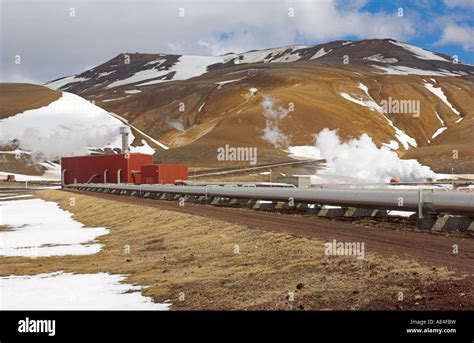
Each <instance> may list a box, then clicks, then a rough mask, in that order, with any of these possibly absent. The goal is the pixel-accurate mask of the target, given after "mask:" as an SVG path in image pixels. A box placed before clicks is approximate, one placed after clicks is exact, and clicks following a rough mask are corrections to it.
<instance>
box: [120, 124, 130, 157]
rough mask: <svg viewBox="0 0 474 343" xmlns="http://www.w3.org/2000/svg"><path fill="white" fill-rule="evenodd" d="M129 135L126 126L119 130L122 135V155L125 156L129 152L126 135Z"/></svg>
mask: <svg viewBox="0 0 474 343" xmlns="http://www.w3.org/2000/svg"><path fill="white" fill-rule="evenodd" d="M129 133H130V129H129V128H128V127H127V126H122V127H121V128H120V134H121V135H122V154H126V153H128V152H130V149H129V146H128V134H129Z"/></svg>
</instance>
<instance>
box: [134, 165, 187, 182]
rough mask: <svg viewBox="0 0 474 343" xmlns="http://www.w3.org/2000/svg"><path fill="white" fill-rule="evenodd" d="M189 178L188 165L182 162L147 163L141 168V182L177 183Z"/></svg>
mask: <svg viewBox="0 0 474 343" xmlns="http://www.w3.org/2000/svg"><path fill="white" fill-rule="evenodd" d="M187 179H188V166H185V165H180V164H145V165H143V166H142V168H141V183H149V184H153V183H160V184H165V183H173V184H174V183H175V182H176V180H187Z"/></svg>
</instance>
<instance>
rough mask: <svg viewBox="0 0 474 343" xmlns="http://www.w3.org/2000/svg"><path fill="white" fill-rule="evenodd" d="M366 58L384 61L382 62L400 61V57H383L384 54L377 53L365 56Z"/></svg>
mask: <svg viewBox="0 0 474 343" xmlns="http://www.w3.org/2000/svg"><path fill="white" fill-rule="evenodd" d="M364 60H369V61H374V62H382V63H397V62H398V59H396V58H393V57H383V55H382V54H375V55H372V56H369V57H365V58H364Z"/></svg>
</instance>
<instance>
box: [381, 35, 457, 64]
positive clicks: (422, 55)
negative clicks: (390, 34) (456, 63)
mask: <svg viewBox="0 0 474 343" xmlns="http://www.w3.org/2000/svg"><path fill="white" fill-rule="evenodd" d="M390 43H392V44H393V45H397V46H399V47H402V48H403V49H405V50H407V51H409V52H411V53H412V54H413V55H414V56H415V57H416V58H419V59H421V60H436V61H444V62H451V61H450V60H447V59H446V58H443V57H441V56H438V55H436V54H435V53H433V52H431V51H428V50H425V49H422V48H419V47H417V46H414V45H410V44H406V43H402V42H396V41H393V40H390Z"/></svg>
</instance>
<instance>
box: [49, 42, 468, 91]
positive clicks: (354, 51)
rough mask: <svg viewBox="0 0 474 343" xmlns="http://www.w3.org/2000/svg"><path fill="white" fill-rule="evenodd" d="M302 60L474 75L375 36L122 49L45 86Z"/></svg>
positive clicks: (74, 86) (138, 82)
mask: <svg viewBox="0 0 474 343" xmlns="http://www.w3.org/2000/svg"><path fill="white" fill-rule="evenodd" d="M304 61H306V62H308V61H317V62H319V63H340V64H349V65H350V64H358V65H359V64H362V65H366V66H368V67H370V69H371V70H372V71H373V72H374V73H385V74H396V75H407V74H412V75H427V76H429V75H431V76H465V75H474V68H473V67H471V66H467V65H464V64H462V63H454V62H453V60H451V58H450V57H449V56H446V55H443V54H438V53H434V52H431V51H427V50H424V49H422V48H419V47H416V46H413V45H409V44H405V43H401V42H398V41H395V40H391V39H386V40H378V39H377V40H362V41H356V42H352V41H337V42H332V43H327V44H321V45H317V46H287V47H281V48H273V49H265V50H256V51H248V52H244V53H240V54H236V53H228V54H225V55H221V56H215V57H214V56H186V55H166V54H140V53H130V54H129V53H124V54H120V55H118V56H116V57H115V58H113V59H111V60H110V61H107V62H105V63H104V64H101V65H99V66H97V67H95V68H92V69H90V70H87V71H85V72H83V73H81V74H78V75H73V76H68V77H64V78H61V79H57V80H54V81H51V82H49V83H47V84H46V85H47V86H48V87H50V88H52V89H61V90H68V91H72V92H74V93H83V92H93V91H97V90H99V89H113V88H118V87H121V86H136V87H143V86H149V85H156V84H159V83H163V82H169V81H179V80H187V79H191V78H193V77H197V76H201V75H203V74H205V73H207V72H210V71H215V70H219V69H223V68H228V67H231V66H235V65H242V64H254V63H291V62H304Z"/></svg>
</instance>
